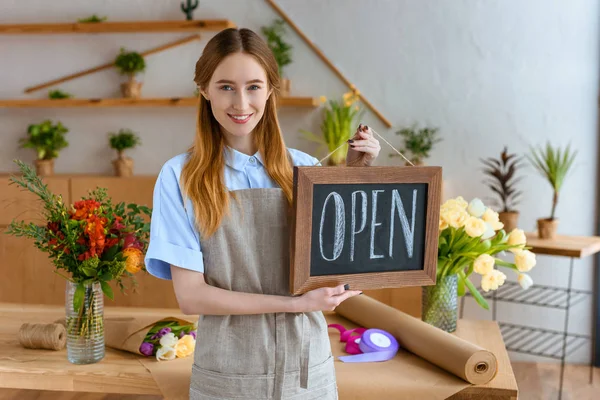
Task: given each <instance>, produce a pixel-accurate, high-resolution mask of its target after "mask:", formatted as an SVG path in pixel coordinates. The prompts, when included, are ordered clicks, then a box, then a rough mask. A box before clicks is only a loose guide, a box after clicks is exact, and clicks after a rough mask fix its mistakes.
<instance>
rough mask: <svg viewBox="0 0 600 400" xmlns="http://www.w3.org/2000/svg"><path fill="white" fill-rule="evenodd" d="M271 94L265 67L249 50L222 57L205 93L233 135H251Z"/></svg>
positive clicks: (223, 124) (203, 93)
mask: <svg viewBox="0 0 600 400" xmlns="http://www.w3.org/2000/svg"><path fill="white" fill-rule="evenodd" d="M270 94H271V90H269V88H268V87H267V74H266V72H265V70H264V69H263V67H262V66H261V65H260V64H259V63H258V61H256V60H255V59H254V57H252V56H251V55H248V54H246V53H235V54H231V55H229V56H227V57H226V58H224V59H223V61H222V62H221V64H219V66H217V69H216V70H215V72H214V73H213V76H212V78H211V79H210V82H209V84H208V87H207V88H206V90H204V91H202V95H203V96H204V97H205V98H206V99H208V100H210V106H211V109H212V112H213V115H214V116H215V118H216V119H217V121H219V124H221V126H222V127H223V130H224V133H225V134H226V135H231V136H234V137H233V138H231V139H234V140H235V139H236V138H240V137H243V136H248V135H249V134H250V133H251V132H252V130H253V129H254V127H255V126H256V125H257V124H258V121H260V119H261V118H262V115H263V113H264V110H265V104H266V102H267V99H268V98H269V96H270Z"/></svg>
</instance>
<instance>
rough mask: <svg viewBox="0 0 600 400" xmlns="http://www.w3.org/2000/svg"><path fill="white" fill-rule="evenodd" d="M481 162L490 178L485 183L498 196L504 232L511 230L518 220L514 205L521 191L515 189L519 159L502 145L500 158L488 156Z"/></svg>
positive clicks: (517, 179)
mask: <svg viewBox="0 0 600 400" xmlns="http://www.w3.org/2000/svg"><path fill="white" fill-rule="evenodd" d="M481 162H482V163H483V164H484V166H485V168H484V169H483V172H484V173H485V175H487V176H488V177H489V178H490V180H489V181H487V182H486V184H487V185H488V187H489V188H490V189H491V190H492V191H493V192H494V193H495V194H496V195H498V197H500V204H499V207H500V212H499V219H500V222H502V223H503V224H504V230H505V231H506V232H512V230H513V229H515V228H516V227H517V224H518V220H519V212H518V211H517V210H515V208H514V207H515V206H516V204H517V202H518V200H519V197H520V196H521V194H522V192H521V191H517V190H516V189H515V184H516V183H517V182H518V181H519V180H520V178H517V177H516V176H515V172H516V171H517V169H518V168H519V167H520V166H521V164H520V162H521V159H520V158H519V157H517V155H516V154H508V153H507V148H506V147H504V150H503V151H502V153H500V158H493V157H488V158H486V159H482V160H481Z"/></svg>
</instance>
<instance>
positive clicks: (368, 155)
mask: <svg viewBox="0 0 600 400" xmlns="http://www.w3.org/2000/svg"><path fill="white" fill-rule="evenodd" d="M348 145H349V146H348V153H347V154H346V166H348V167H368V166H370V165H371V164H372V163H373V161H374V160H375V159H376V158H377V156H378V155H379V150H381V146H380V145H379V140H377V139H375V137H374V135H373V131H372V130H371V128H369V127H368V126H366V125H363V124H360V125H359V126H358V129H357V130H356V133H355V134H354V136H352V138H351V139H350V140H348Z"/></svg>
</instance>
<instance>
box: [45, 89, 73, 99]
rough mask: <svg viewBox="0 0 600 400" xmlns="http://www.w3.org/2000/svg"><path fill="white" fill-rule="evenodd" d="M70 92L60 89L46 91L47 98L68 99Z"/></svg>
mask: <svg viewBox="0 0 600 400" xmlns="http://www.w3.org/2000/svg"><path fill="white" fill-rule="evenodd" d="M71 97H73V95H72V94H70V93H67V92H63V91H62V90H58V89H57V90H51V91H49V92H48V98H49V99H51V100H60V99H70V98H71Z"/></svg>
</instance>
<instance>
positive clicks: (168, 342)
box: [160, 332, 179, 348]
mask: <svg viewBox="0 0 600 400" xmlns="http://www.w3.org/2000/svg"><path fill="white" fill-rule="evenodd" d="M178 341H179V339H178V338H176V337H175V334H174V333H173V332H169V333H167V334H166V335H164V336H163V337H161V338H160V345H161V346H162V347H173V348H174V347H175V346H176V345H177V342H178Z"/></svg>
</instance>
